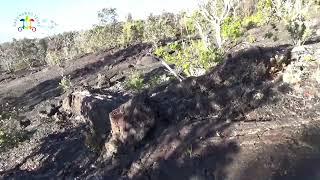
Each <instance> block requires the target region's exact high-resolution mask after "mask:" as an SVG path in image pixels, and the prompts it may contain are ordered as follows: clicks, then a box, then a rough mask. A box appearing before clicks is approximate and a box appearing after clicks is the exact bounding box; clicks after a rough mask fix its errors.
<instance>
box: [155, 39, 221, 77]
mask: <svg viewBox="0 0 320 180" xmlns="http://www.w3.org/2000/svg"><path fill="white" fill-rule="evenodd" d="M172 52H174V53H172ZM154 54H155V55H156V56H159V57H162V58H163V59H165V60H166V61H167V62H168V63H169V64H175V65H176V66H177V67H178V69H179V70H180V71H182V72H184V74H186V75H187V76H199V75H202V74H203V73H204V72H205V71H206V70H208V69H209V68H211V67H212V66H214V65H216V64H217V63H218V62H220V60H221V59H222V55H221V54H222V53H221V52H220V51H219V50H218V49H212V50H211V49H208V48H206V46H205V44H204V43H203V41H191V42H190V43H189V44H188V43H178V42H175V43H172V44H169V45H168V46H165V47H159V48H157V49H156V50H155V52H154Z"/></svg>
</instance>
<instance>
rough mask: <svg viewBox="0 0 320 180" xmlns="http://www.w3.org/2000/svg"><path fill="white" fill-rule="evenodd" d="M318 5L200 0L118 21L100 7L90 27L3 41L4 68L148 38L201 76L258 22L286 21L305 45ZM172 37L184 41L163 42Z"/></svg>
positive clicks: (186, 71)
mask: <svg viewBox="0 0 320 180" xmlns="http://www.w3.org/2000/svg"><path fill="white" fill-rule="evenodd" d="M316 6H317V7H319V2H318V1H317V0H314V1H306V0H246V1H240V0H201V2H200V3H199V7H198V9H197V10H195V11H194V12H188V13H187V12H181V13H178V14H173V13H163V14H161V15H152V14H151V15H149V17H147V18H146V19H145V20H135V19H133V18H132V16H131V15H130V14H129V15H128V17H127V20H126V21H124V22H119V21H118V15H117V11H116V9H114V8H105V9H102V10H101V11H99V12H98V18H99V20H100V24H98V25H96V26H95V27H94V28H92V29H90V30H87V31H82V32H67V33H62V34H59V35H55V36H51V37H47V38H43V39H23V40H19V41H17V40H14V41H13V42H10V43H3V44H1V45H0V69H2V70H6V71H17V70H22V69H26V68H32V67H37V66H43V65H56V64H60V63H62V62H64V61H68V60H71V59H74V58H77V57H79V56H82V55H84V54H87V53H92V52H97V51H103V50H107V49H109V48H114V47H116V48H119V47H127V46H130V45H132V44H135V43H141V42H148V43H152V44H153V45H154V52H153V53H154V54H155V55H157V56H159V57H161V58H163V59H164V60H165V61H167V62H168V63H173V64H175V65H176V66H177V67H178V69H179V70H180V73H182V74H183V75H185V76H198V75H201V74H203V73H204V72H205V71H206V70H208V69H209V68H210V67H212V66H215V65H216V64H217V63H219V62H220V60H221V59H222V57H223V55H224V53H225V51H226V49H228V46H231V45H232V44H234V43H236V42H237V41H238V39H239V38H240V37H241V36H242V35H243V34H244V33H245V31H246V30H248V29H250V28H253V27H257V26H263V25H265V24H268V23H276V22H279V21H282V22H284V23H285V24H286V27H287V30H288V32H289V34H290V35H291V37H292V40H293V43H294V44H295V45H301V44H303V43H304V42H305V41H306V40H307V38H308V37H309V36H310V35H311V33H312V31H311V30H310V29H308V27H307V25H306V23H305V21H306V19H307V18H308V12H310V8H315V7H316ZM194 37H198V38H194ZM168 39H172V40H175V39H176V40H178V39H180V41H176V42H173V43H170V44H168V45H163V44H161V43H159V42H161V41H163V40H168ZM181 39H183V40H181Z"/></svg>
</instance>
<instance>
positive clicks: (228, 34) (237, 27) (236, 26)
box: [221, 17, 243, 40]
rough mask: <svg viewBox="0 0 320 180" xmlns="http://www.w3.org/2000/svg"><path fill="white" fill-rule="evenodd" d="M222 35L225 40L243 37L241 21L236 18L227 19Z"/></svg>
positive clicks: (223, 25)
mask: <svg viewBox="0 0 320 180" xmlns="http://www.w3.org/2000/svg"><path fill="white" fill-rule="evenodd" d="M221 34H222V36H223V37H224V38H225V39H231V40H235V39H237V38H239V37H241V36H242V35H243V30H242V24H241V21H240V20H237V19H235V18H234V17H228V18H226V19H225V20H224V22H223V24H222V27H221Z"/></svg>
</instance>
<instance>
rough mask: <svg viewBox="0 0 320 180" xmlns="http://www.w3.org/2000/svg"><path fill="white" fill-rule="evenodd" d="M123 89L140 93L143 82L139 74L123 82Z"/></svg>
mask: <svg viewBox="0 0 320 180" xmlns="http://www.w3.org/2000/svg"><path fill="white" fill-rule="evenodd" d="M125 88H126V89H130V90H133V91H137V92H140V91H141V90H143V89H144V80H143V78H142V75H141V74H140V73H134V74H133V75H131V76H130V77H129V79H128V80H127V81H126V82H125Z"/></svg>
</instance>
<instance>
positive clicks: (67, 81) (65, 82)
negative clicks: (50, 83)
mask: <svg viewBox="0 0 320 180" xmlns="http://www.w3.org/2000/svg"><path fill="white" fill-rule="evenodd" d="M59 86H60V87H61V88H62V89H63V91H64V92H67V91H69V90H70V89H71V87H72V83H71V78H70V76H62V79H61V80H60V83H59Z"/></svg>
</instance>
